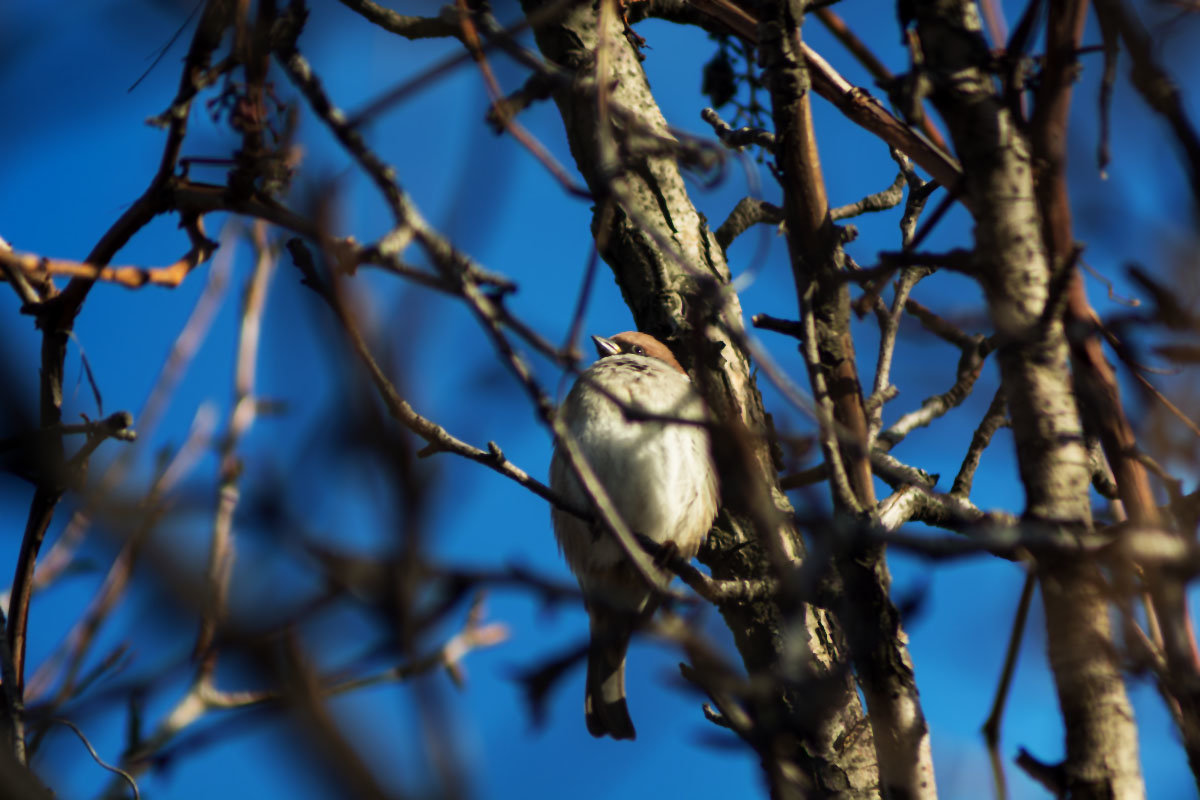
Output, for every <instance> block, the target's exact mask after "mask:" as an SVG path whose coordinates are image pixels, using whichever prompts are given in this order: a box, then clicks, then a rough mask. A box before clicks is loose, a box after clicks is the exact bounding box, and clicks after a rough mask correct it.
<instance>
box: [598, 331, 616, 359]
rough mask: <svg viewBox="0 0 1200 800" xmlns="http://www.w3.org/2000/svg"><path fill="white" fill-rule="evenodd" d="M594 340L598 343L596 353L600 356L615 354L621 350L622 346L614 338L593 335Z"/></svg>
mask: <svg viewBox="0 0 1200 800" xmlns="http://www.w3.org/2000/svg"><path fill="white" fill-rule="evenodd" d="M592 342H593V344H595V345H596V355H597V356H599V357H600V358H604V357H605V356H615V355H617V354H618V353H620V352H621V346H620V345H619V344H617V343H616V342H614V341H613V340H612V339H605V338H604V337H603V336H593V337H592Z"/></svg>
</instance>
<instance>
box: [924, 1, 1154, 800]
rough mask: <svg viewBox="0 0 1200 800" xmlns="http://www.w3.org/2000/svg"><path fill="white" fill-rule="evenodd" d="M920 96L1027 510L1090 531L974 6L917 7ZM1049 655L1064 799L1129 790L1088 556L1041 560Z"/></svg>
mask: <svg viewBox="0 0 1200 800" xmlns="http://www.w3.org/2000/svg"><path fill="white" fill-rule="evenodd" d="M915 12H916V21H917V30H918V33H919V35H920V45H921V50H922V53H923V55H924V59H925V67H926V68H927V69H928V71H929V77H930V78H931V79H932V84H933V87H934V92H933V95H932V99H933V101H934V103H935V105H937V107H938V109H939V110H940V111H941V112H942V115H943V116H944V117H945V119H946V122H947V125H948V126H949V129H950V134H951V138H952V139H953V141H954V144H955V148H956V150H957V152H958V156H959V158H960V160H961V161H962V165H963V174H964V181H965V185H964V186H962V187H961V190H962V191H963V192H964V193H965V195H966V196H967V197H968V198H969V202H970V207H971V209H972V211H973V213H974V216H975V221H976V229H975V237H976V243H975V259H976V268H977V269H978V271H979V274H978V278H979V281H980V283H981V284H982V286H983V289H984V293H985V295H986V297H987V303H988V308H989V312H990V315H991V318H992V323H993V325H994V326H995V329H996V333H997V334H998V336H999V337H1000V339H1001V345H1000V348H999V351H998V353H997V356H998V360H999V364H1000V373H1001V378H1002V381H1003V384H1004V391H1005V396H1006V398H1007V400H1008V407H1009V412H1010V414H1011V417H1012V428H1013V435H1014V438H1015V440H1016V447H1017V459H1018V462H1019V465H1020V473H1021V481H1022V483H1023V484H1024V487H1025V496H1026V509H1025V519H1026V521H1027V523H1028V524H1029V525H1030V526H1031V527H1033V526H1039V527H1041V528H1043V529H1045V531H1046V532H1047V533H1048V534H1050V535H1057V536H1059V537H1061V538H1062V539H1063V541H1064V542H1069V541H1070V540H1071V537H1072V536H1073V535H1075V534H1077V533H1081V532H1085V531H1087V530H1088V529H1089V528H1090V527H1091V508H1090V501H1089V495H1088V482H1089V469H1088V457H1087V451H1086V448H1085V446H1084V442H1083V431H1082V427H1081V425H1080V420H1079V413H1078V409H1077V407H1076V401H1075V396H1074V393H1073V389H1072V385H1071V377H1070V373H1069V372H1068V370H1067V342H1066V338H1065V336H1064V332H1063V325H1062V322H1061V309H1062V305H1061V303H1062V302H1063V299H1064V293H1065V291H1066V289H1067V281H1066V280H1064V279H1063V278H1064V277H1065V276H1063V275H1061V274H1058V273H1056V272H1055V270H1054V269H1053V268H1052V265H1051V263H1050V262H1049V259H1048V258H1047V255H1046V248H1045V246H1044V242H1043V229H1042V225H1041V219H1040V216H1039V214H1038V207H1037V201H1036V198H1035V196H1034V182H1033V167H1032V164H1031V158H1030V147H1029V143H1028V141H1027V140H1026V137H1025V134H1024V132H1023V131H1022V130H1021V129H1020V128H1019V127H1018V126H1017V124H1016V120H1015V119H1014V117H1013V114H1012V111H1011V109H1010V108H1009V107H1007V106H1006V105H1005V104H1004V103H1003V102H1001V98H999V97H998V96H997V94H996V89H995V86H994V83H993V80H992V76H991V75H990V74H988V73H987V72H986V71H985V70H984V68H983V65H986V64H987V63H988V61H989V60H990V54H989V52H988V50H987V46H986V43H985V41H984V40H983V38H982V35H981V33H980V25H979V20H978V18H977V12H976V7H975V5H974V4H973V3H970V2H967V1H966V0H927V1H926V2H919V3H916V4H915ZM1039 575H1040V577H1041V587H1042V599H1043V603H1044V605H1045V609H1046V627H1047V640H1048V645H1049V650H1050V664H1051V667H1052V668H1053V670H1054V676H1055V682H1056V685H1057V688H1058V696H1059V704H1060V705H1061V707H1062V713H1063V720H1064V723H1065V725H1066V730H1067V760H1066V762H1065V763H1064V765H1063V776H1064V782H1065V786H1064V788H1065V790H1066V791H1067V793H1068V794H1069V795H1070V796H1071V797H1080V798H1084V797H1096V798H1100V797H1103V798H1140V797H1143V796H1144V795H1145V789H1144V786H1143V784H1142V777H1141V771H1140V765H1139V761H1138V741H1137V728H1136V726H1135V724H1134V720H1133V710H1132V708H1131V707H1130V705H1129V700H1128V698H1127V696H1126V693H1125V686H1124V683H1123V682H1122V678H1121V673H1120V669H1119V665H1118V664H1117V663H1116V658H1115V655H1114V652H1115V651H1114V648H1113V642H1112V633H1111V628H1110V623H1109V604H1108V602H1107V600H1106V598H1105V597H1104V595H1103V593H1102V591H1101V590H1100V588H1099V587H1100V585H1101V583H1100V581H1101V575H1100V574H1099V570H1098V568H1097V567H1096V565H1095V564H1093V563H1090V562H1088V561H1084V560H1082V559H1074V558H1072V559H1062V560H1059V561H1057V562H1049V561H1044V562H1042V563H1040V564H1039Z"/></svg>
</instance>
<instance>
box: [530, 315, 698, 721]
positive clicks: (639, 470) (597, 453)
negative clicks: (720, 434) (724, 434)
mask: <svg viewBox="0 0 1200 800" xmlns="http://www.w3.org/2000/svg"><path fill="white" fill-rule="evenodd" d="M592 341H593V342H594V343H595V345H596V352H597V353H598V355H599V359H598V360H597V361H596V362H595V363H594V364H592V366H591V367H589V368H588V369H586V370H584V372H583V373H582V374H580V376H579V379H578V380H577V381H576V382H575V385H574V386H573V387H572V388H571V391H570V392H569V393H568V394H567V398H566V400H565V401H564V402H563V405H562V408H561V409H560V412H559V413H560V414H561V415H562V420H563V422H564V424H565V426H566V428H567V430H568V431H569V432H570V434H571V436H572V437H573V438H574V440H575V441H576V442H577V443H578V445H579V449H580V451H581V452H582V454H583V456H584V458H585V459H586V460H587V462H588V464H589V465H590V466H591V468H592V470H593V471H594V472H595V474H596V477H597V479H598V480H599V481H600V483H601V484H602V485H603V486H604V489H605V491H606V492H607V493H608V496H609V498H610V499H611V500H612V503H613V505H614V507H615V508H616V510H617V512H618V513H619V514H620V516H621V518H622V519H623V520H624V521H625V523H626V524H627V525H628V526H629V529H630V530H631V531H632V532H633V533H634V534H635V535H641V536H643V537H645V538H646V539H649V540H651V541H653V542H655V543H657V544H659V545H668V546H673V548H674V549H675V551H676V552H677V553H678V554H679V555H680V556H681V557H683V558H684V559H691V558H692V557H694V556H695V555H696V552H697V551H698V550H699V549H700V545H701V543H702V542H703V541H704V537H705V535H706V534H707V533H708V530H709V528H710V527H711V525H712V521H713V518H714V517H715V516H716V513H717V505H718V489H717V472H716V468H715V466H714V465H713V460H712V453H711V447H710V443H709V434H708V428H707V427H706V426H705V424H704V423H705V422H706V421H707V420H708V419H709V416H708V412H707V409H706V407H705V405H704V401H703V400H702V399H701V397H700V393H699V392H697V391H696V388H695V387H694V386H693V385H692V381H691V379H690V378H688V375H687V373H686V372H685V371H684V369H683V367H681V366H680V365H679V362H678V361H677V360H675V356H674V355H672V354H671V351H670V350H669V349H667V346H666V345H664V344H663V343H662V342H660V341H658V340H657V339H655V338H654V337H653V336H649V335H647V334H645V333H639V332H637V331H627V332H625V333H618V334H617V335H615V336H612V337H610V338H607V339H605V338H603V337H600V336H593V337H592ZM627 412H633V413H627ZM638 412H641V413H642V414H645V415H647V416H650V417H652V418H650V419H639V418H638V416H639V415H638ZM672 419H675V420H681V422H672V421H671V420H672ZM696 423H698V424H696ZM550 486H551V488H552V489H554V491H555V492H557V493H559V494H560V495H561V496H562V497H564V498H565V499H567V500H568V501H570V502H571V503H572V504H573V505H575V506H577V507H583V508H587V507H589V500H588V496H587V494H586V493H585V492H584V490H583V488H582V486H581V485H580V483H579V480H578V479H577V478H576V477H575V473H574V471H573V470H572V469H571V464H570V460H569V459H568V457H567V455H566V453H565V452H564V449H563V447H562V445H561V443H560V444H556V446H555V449H554V457H553V459H552V461H551V463H550ZM551 517H552V522H553V525H554V534H555V537H556V538H557V539H558V545H559V549H560V550H561V551H562V554H563V556H564V558H565V559H566V562H567V565H568V566H569V567H570V568H571V571H572V572H573V573H574V574H575V577H576V579H577V580H578V581H579V587H580V589H581V590H582V592H583V599H584V605H585V606H586V608H587V612H588V622H589V628H590V635H591V638H590V642H589V645H588V659H587V682H586V691H585V694H584V714H585V716H586V718H587V728H588V732H589V733H591V734H592V735H593V736H596V737H600V736H606V735H607V736H611V737H612V738H614V739H633V738H635V736H636V732H635V731H634V727H633V720H631V719H630V717H629V708H628V707H627V706H626V704H625V653H626V650H627V649H628V648H629V640H630V638H631V637H632V635H633V633H634V631H635V630H637V629H638V628H639V627H640V626H641V625H643V624H644V623H645V622H646V621H647V620H649V619H650V617H651V616H653V614H654V612H655V610H656V609H657V608H658V605H659V602H660V594H659V590H661V589H664V588H665V587H666V586H667V584H668V583H669V582H670V580H671V577H672V575H671V574H670V573H669V572H667V571H666V570H665V569H662V568H661V567H660V566H658V565H657V564H655V565H653V567H652V571H653V572H654V577H655V578H656V579H658V584H659V585H658V586H657V587H654V588H652V587H650V586H649V585H647V583H646V580H645V578H643V577H642V575H641V574H640V573H639V572H638V571H637V568H636V567H635V566H634V565H633V563H632V562H631V561H630V560H629V558H628V556H626V555H625V552H624V551H623V550H622V549H621V546H620V544H618V542H617V541H616V539H615V537H614V536H613V535H612V534H611V533H610V532H608V531H607V530H606V529H604V527H603V524H602V523H601V522H599V521H598V520H597V521H596V522H594V523H591V524H589V523H587V522H584V521H583V520H581V519H579V518H578V517H576V516H575V515H573V514H571V513H569V512H566V511H563V510H560V509H558V508H553V509H552V510H551Z"/></svg>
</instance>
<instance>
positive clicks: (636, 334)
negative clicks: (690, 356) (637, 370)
mask: <svg viewBox="0 0 1200 800" xmlns="http://www.w3.org/2000/svg"><path fill="white" fill-rule="evenodd" d="M592 341H593V342H595V344H596V354H597V355H599V356H600V358H606V357H607V356H617V355H621V354H622V353H627V354H630V355H635V356H646V357H647V358H657V359H658V360H659V361H662V362H663V363H665V364H667V365H669V366H671V367H674V368H675V369H677V370H679V371H680V372H681V373H683V374H684V375H686V374H687V372H686V371H684V369H683V367H681V366H680V365H679V362H678V361H676V360H675V356H674V354H672V353H671V351H670V349H668V348H667V346H666V345H665V344H663V343H662V342H660V341H659V340H658V339H655V338H654V337H653V336H651V335H650V334H648V333H642V332H641V331H625V332H624V333H618V334H617V335H616V336H610V337H609V338H607V339H605V338H604V337H603V336H593V337H592Z"/></svg>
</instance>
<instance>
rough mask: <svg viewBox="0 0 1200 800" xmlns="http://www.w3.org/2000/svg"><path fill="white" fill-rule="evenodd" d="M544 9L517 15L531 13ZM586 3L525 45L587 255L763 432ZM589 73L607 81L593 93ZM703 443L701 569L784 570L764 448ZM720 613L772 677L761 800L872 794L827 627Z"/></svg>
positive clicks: (641, 96)
mask: <svg viewBox="0 0 1200 800" xmlns="http://www.w3.org/2000/svg"><path fill="white" fill-rule="evenodd" d="M542 5H543V4H542V3H540V2H538V1H537V0H525V2H524V7H525V10H526V13H527V14H530V15H532V14H534V13H536V11H537V9H538V8H539V7H541V6H542ZM599 5H600V7H599V8H598V7H597V5H593V4H592V3H575V4H571V5H570V7H568V8H566V9H564V11H563V12H562V14H561V15H560V16H557V17H555V18H553V19H550V20H547V21H545V22H543V23H542V24H539V25H537V26H535V28H534V33H535V36H536V40H537V44H538V47H539V48H540V50H541V52H542V53H543V55H545V56H546V57H547V58H548V59H549V60H551V61H553V62H555V63H556V64H558V65H560V66H562V67H564V68H566V69H567V70H569V71H570V72H571V73H572V74H573V75H574V76H575V78H574V81H573V83H572V85H570V86H562V87H560V88H559V89H558V90H557V91H556V92H555V95H554V99H555V102H556V103H557V104H558V107H559V110H560V112H561V114H562V117H563V122H564V124H565V126H566V131H567V136H568V140H569V142H570V146H571V151H572V154H573V155H574V157H575V162H576V165H577V167H578V168H579V170H580V172H581V174H582V175H583V176H584V178H585V180H586V182H587V185H588V188H589V190H590V191H591V192H592V193H593V195H594V196H595V197H596V208H595V216H594V219H593V234H594V235H595V237H596V240H597V243H598V246H599V248H600V253H601V255H602V256H603V257H604V259H605V260H606V261H607V262H608V264H609V265H610V266H611V268H612V270H613V273H614V275H615V276H616V279H617V282H618V284H619V285H620V287H621V291H622V293H623V295H624V297H625V300H626V303H627V304H628V306H629V308H630V309H631V311H632V312H633V316H634V319H635V320H636V322H637V325H638V327H639V328H640V329H641V330H644V331H646V332H649V333H651V334H653V335H655V336H657V337H658V338H660V339H662V340H664V341H667V342H668V343H669V344H671V345H672V346H673V349H674V350H675V351H676V353H677V354H678V355H679V356H680V357H681V359H680V360H681V361H683V363H684V365H685V366H686V367H688V369H689V371H690V372H691V373H692V375H693V377H694V378H695V379H696V380H697V381H698V382H699V383H700V385H701V386H702V387H704V388H705V390H706V391H705V393H706V396H708V397H709V400H710V402H711V403H713V405H714V406H715V410H716V411H717V413H718V416H719V417H720V418H721V419H722V420H725V421H726V422H727V424H728V427H729V430H730V431H741V432H742V433H743V434H744V433H745V432H746V431H749V432H758V433H760V434H761V432H763V431H765V430H767V425H766V420H765V414H764V411H763V407H762V400H761V397H760V396H759V393H758V389H757V387H756V386H755V384H754V381H753V379H752V377H751V374H750V359H749V355H748V353H747V352H745V350H744V349H743V348H742V346H741V345H740V344H739V342H738V338H737V336H736V335H734V334H735V332H736V331H738V330H740V328H739V327H738V326H740V318H741V309H740V307H739V304H738V300H737V297H736V295H734V294H733V293H732V292H729V291H728V289H727V287H728V284H729V280H730V275H729V269H728V266H727V265H726V263H725V259H724V255H723V253H722V250H721V248H720V246H719V245H718V244H717V242H716V239H715V237H714V236H713V234H712V232H711V231H710V230H709V228H708V225H707V222H706V220H705V219H704V217H703V216H702V215H701V214H699V213H698V212H697V211H696V209H695V208H694V206H693V205H692V204H691V201H690V199H689V197H688V195H687V191H686V187H685V185H684V181H683V178H682V175H681V174H680V172H679V169H678V166H677V163H676V153H675V152H672V144H673V141H674V140H673V137H672V136H671V134H670V133H669V131H668V130H667V126H666V122H665V120H664V119H663V117H662V113H661V111H660V110H659V108H658V105H657V104H656V103H655V101H654V97H653V95H652V94H651V93H650V88H649V85H648V83H647V81H646V77H645V74H644V72H643V71H642V68H641V64H640V62H639V61H638V58H637V53H636V52H635V51H634V49H633V47H632V46H631V45H630V43H629V42H628V40H627V39H626V38H625V36H624V32H623V26H622V24H621V22H620V18H619V15H618V14H605V13H604V11H605V10H604V8H603V4H599ZM601 19H603V20H604V22H605V24H604V25H603V27H601V25H600V23H599V20H601ZM601 41H603V46H602V47H601ZM598 64H599V65H601V66H602V67H603V68H604V69H605V72H604V74H602V75H601V79H600V81H599V82H597V81H596V79H595V75H596V71H597V65H598ZM597 85H599V86H601V87H603V89H604V92H603V94H604V98H603V99H602V100H600V99H598V93H597V91H596V88H595V87H596V86H597ZM618 153H619V157H618V156H617V154H618ZM697 334H702V337H701V336H698V335H697ZM704 342H707V343H708V344H706V345H705V344H703V343H704ZM717 438H718V439H721V438H724V439H725V441H726V444H725V446H724V450H725V452H718V458H719V461H720V462H721V464H722V482H723V498H724V500H725V503H726V507H725V509H724V510H723V512H722V514H721V516H720V518H719V519H718V525H717V528H716V529H714V531H713V532H712V534H710V537H709V538H710V541H709V544H708V546H707V547H706V549H705V550H704V551H703V552H702V553H701V558H702V560H704V561H705V563H707V564H709V566H710V567H711V568H712V570H713V574H714V576H715V577H718V578H726V577H737V578H756V577H763V576H764V575H766V574H768V572H769V571H770V570H778V569H781V568H792V569H794V568H795V566H796V565H797V564H798V562H799V558H800V554H801V551H802V544H801V540H800V538H799V535H798V532H797V531H796V529H795V527H794V523H793V522H792V509H791V507H790V504H789V503H788V501H787V498H786V497H785V496H784V495H783V494H782V492H781V491H780V490H779V488H778V486H777V483H776V474H775V468H774V466H773V464H772V460H771V456H770V452H769V449H768V446H767V444H766V441H765V439H764V438H763V437H762V436H761V435H758V436H748V435H737V434H736V433H727V435H725V436H724V437H722V436H721V435H718V437H717ZM768 528H769V529H768ZM746 542H751V543H752V544H751V545H750V546H744V545H745V543H746ZM720 610H721V613H722V614H723V616H724V618H725V620H726V622H727V624H728V625H729V627H730V629H731V631H732V632H733V635H734V638H735V641H736V643H737V646H738V648H739V651H740V654H741V656H742V659H743V662H744V664H745V666H746V668H747V670H748V671H749V673H750V675H751V676H752V679H753V677H754V676H763V677H770V678H771V680H770V681H767V682H764V685H770V686H771V687H772V689H771V691H770V693H769V696H758V697H751V698H750V700H751V707H750V708H749V711H750V714H751V716H752V717H753V718H754V720H755V731H754V736H755V737H757V741H755V742H752V743H753V744H754V746H755V747H756V749H757V751H758V753H759V755H760V757H762V759H763V762H764V768H765V770H766V773H767V776H768V782H769V784H770V787H771V793H772V796H773V797H780V798H783V797H802V796H811V795H818V796H822V797H845V798H852V797H875V796H878V774H877V771H876V765H875V757H874V753H873V744H872V740H871V735H870V729H869V727H868V726H867V725H866V724H865V721H864V718H863V712H862V708H861V705H860V703H859V700H858V696H857V694H856V692H855V690H854V686H853V683H852V681H851V679H850V676H849V674H848V671H847V670H846V668H845V659H844V658H843V656H842V654H841V649H840V643H841V641H842V635H841V633H840V631H839V630H838V629H837V627H836V625H835V624H834V622H833V620H832V619H831V618H830V617H829V615H828V614H827V613H826V612H825V611H823V610H821V609H818V608H816V607H814V606H811V605H808V604H806V603H796V604H788V603H777V602H774V601H759V602H753V603H739V602H729V603H726V604H724V605H723V606H722V607H721V609H720ZM798 654H799V655H798ZM781 678H782V680H780V679H781Z"/></svg>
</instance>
